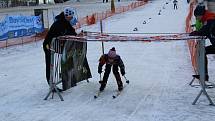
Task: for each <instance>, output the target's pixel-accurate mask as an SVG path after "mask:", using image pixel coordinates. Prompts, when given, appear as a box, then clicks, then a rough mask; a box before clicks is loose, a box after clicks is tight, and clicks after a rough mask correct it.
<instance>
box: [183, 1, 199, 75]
mask: <svg viewBox="0 0 215 121" xmlns="http://www.w3.org/2000/svg"><path fill="white" fill-rule="evenodd" d="M194 6H195V5H194V2H192V3H190V8H189V13H188V15H187V17H186V28H185V29H186V32H188V33H190V32H191V31H192V28H191V20H192V16H193V9H194ZM187 43H188V46H189V51H190V56H191V61H192V66H193V69H194V71H195V73H197V72H198V70H197V67H198V65H197V58H196V56H197V49H198V48H197V46H196V45H197V42H196V41H193V40H191V41H189V40H188V42H187Z"/></svg>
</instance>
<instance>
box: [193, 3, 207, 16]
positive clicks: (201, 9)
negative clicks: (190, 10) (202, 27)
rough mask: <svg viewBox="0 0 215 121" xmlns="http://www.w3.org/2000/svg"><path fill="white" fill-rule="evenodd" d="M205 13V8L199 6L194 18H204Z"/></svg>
mask: <svg viewBox="0 0 215 121" xmlns="http://www.w3.org/2000/svg"><path fill="white" fill-rule="evenodd" d="M204 13H205V6H202V5H198V6H197V7H196V9H195V10H194V16H202V15H204Z"/></svg>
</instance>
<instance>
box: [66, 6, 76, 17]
mask: <svg viewBox="0 0 215 121" xmlns="http://www.w3.org/2000/svg"><path fill="white" fill-rule="evenodd" d="M63 13H64V15H65V16H71V17H72V16H74V14H75V12H74V10H73V9H72V8H70V7H66V8H65V9H64V11H63Z"/></svg>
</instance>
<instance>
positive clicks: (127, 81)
mask: <svg viewBox="0 0 215 121" xmlns="http://www.w3.org/2000/svg"><path fill="white" fill-rule="evenodd" d="M124 78H125V80H126V85H125V86H124V87H123V90H125V88H126V87H127V85H128V84H129V80H128V79H127V78H126V77H125V76H124ZM123 90H121V91H119V90H117V92H116V94H114V95H113V96H112V98H113V99H115V98H117V97H118V96H119V95H120V94H121V93H122V91H123Z"/></svg>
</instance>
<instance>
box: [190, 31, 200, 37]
mask: <svg viewBox="0 0 215 121" xmlns="http://www.w3.org/2000/svg"><path fill="white" fill-rule="evenodd" d="M189 36H200V33H199V32H198V31H192V32H191V33H190V34H189Z"/></svg>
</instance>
